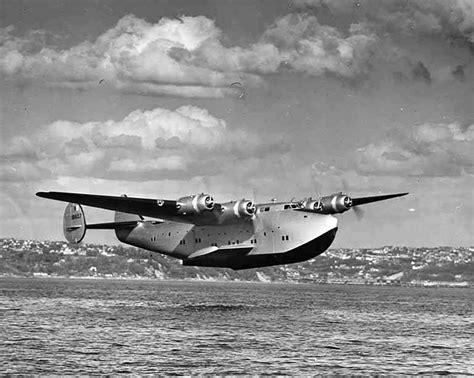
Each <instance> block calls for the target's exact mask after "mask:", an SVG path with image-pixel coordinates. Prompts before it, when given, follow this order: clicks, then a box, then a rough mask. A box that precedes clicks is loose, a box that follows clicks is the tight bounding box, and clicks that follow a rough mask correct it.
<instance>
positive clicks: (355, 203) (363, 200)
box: [352, 193, 408, 206]
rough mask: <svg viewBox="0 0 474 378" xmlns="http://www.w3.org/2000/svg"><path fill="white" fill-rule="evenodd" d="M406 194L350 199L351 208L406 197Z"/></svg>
mask: <svg viewBox="0 0 474 378" xmlns="http://www.w3.org/2000/svg"><path fill="white" fill-rule="evenodd" d="M407 194H408V193H396V194H384V195H381V196H371V197H359V198H352V206H359V205H365V204H367V203H371V202H377V201H385V200H388V199H390V198H396V197H401V196H406V195H407Z"/></svg>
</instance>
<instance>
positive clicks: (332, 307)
mask: <svg viewBox="0 0 474 378" xmlns="http://www.w3.org/2000/svg"><path fill="white" fill-rule="evenodd" d="M473 297H474V291H473V290H472V289H444V288H438V289H435V288H430V289H427V288H402V287H368V286H342V285H341V286H338V285H334V286H331V285H310V284H304V285H301V284H300V285H295V284H258V283H209V282H160V281H122V280H78V279H44V278H0V332H1V334H0V373H3V374H5V373H15V374H119V373H122V374H181V375H189V374H193V375H194V374H272V375H274V374H280V375H301V374H306V375H307V374H419V373H422V374H474V360H473V357H472V356H474V348H473V342H472V339H473V333H474V331H473V328H474V327H473V323H474V317H473V309H472V303H473Z"/></svg>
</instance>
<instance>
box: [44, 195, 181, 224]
mask: <svg viewBox="0 0 474 378" xmlns="http://www.w3.org/2000/svg"><path fill="white" fill-rule="evenodd" d="M36 195H37V196H38V197H42V198H48V199H52V200H56V201H64V202H72V203H79V204H81V205H85V206H91V207H98V208H100V209H106V210H113V211H120V212H123V213H129V214H138V215H144V216H148V217H152V218H161V219H166V218H168V217H174V216H176V215H177V202H176V201H170V200H161V199H147V198H134V197H116V196H102V195H94V194H83V193H66V192H38V193H36Z"/></svg>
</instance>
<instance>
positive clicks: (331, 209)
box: [319, 193, 352, 214]
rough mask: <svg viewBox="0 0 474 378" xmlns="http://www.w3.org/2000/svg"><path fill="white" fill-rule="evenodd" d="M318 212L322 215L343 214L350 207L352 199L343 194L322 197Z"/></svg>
mask: <svg viewBox="0 0 474 378" xmlns="http://www.w3.org/2000/svg"><path fill="white" fill-rule="evenodd" d="M320 204H321V206H320V211H319V212H321V213H322V214H337V213H343V212H345V211H347V210H349V209H350V208H351V207H352V199H351V197H349V196H346V195H345V194H342V193H339V194H333V195H330V196H326V197H322V198H321V200H320Z"/></svg>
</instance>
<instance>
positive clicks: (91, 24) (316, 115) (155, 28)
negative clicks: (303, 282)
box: [0, 0, 474, 247]
mask: <svg viewBox="0 0 474 378" xmlns="http://www.w3.org/2000/svg"><path fill="white" fill-rule="evenodd" d="M473 4H474V2H473V1H472V0H438V1H434V0H432V1H427V0H426V1H420V0H419V1H405V0H403V1H398V0H390V1H389V0H383V1H381V0H377V1H375V0H361V1H355V0H354V1H350V0H344V1H339V0H336V1H330V2H329V1H325V0H314V1H313V0H299V1H296V0H288V1H273V0H271V1H270V0H268V1H267V0H262V1H230V0H224V1H223V0H214V1H211V0H209V1H204V0H203V1H194V0H188V1H181V0H178V1H173V2H169V1H151V0H143V1H131V0H127V1H120V2H119V1H110V0H109V1H107V0H102V1H91V0H81V1H72V0H66V1H63V0H61V1H59V0H24V1H21V2H19V1H10V0H3V1H1V2H0V125H1V135H0V136H1V145H0V177H1V178H0V180H1V181H0V185H1V186H0V189H1V192H2V201H1V202H0V212H1V219H0V237H17V238H36V239H62V213H63V209H64V206H65V204H64V203H59V202H54V201H48V200H44V199H39V198H37V197H35V196H34V193H35V192H36V191H39V190H45V191H48V190H57V191H75V192H87V193H96V194H112V195H120V194H122V193H127V194H128V195H130V196H143V197H149V198H168V199H176V198H178V197H179V196H182V195H187V194H194V193H200V192H209V193H210V194H212V195H213V196H214V198H215V199H216V200H217V201H226V200H230V199H239V198H242V197H246V198H251V197H253V196H256V199H257V201H260V202H262V201H267V200H268V199H270V198H272V197H275V198H277V199H281V200H289V199H291V198H292V197H295V198H298V199H300V198H303V197H306V196H311V195H312V196H313V197H316V196H318V194H322V195H324V194H330V193H334V192H337V191H340V190H348V191H349V194H351V195H353V196H363V195H372V194H378V193H393V192H400V191H403V192H404V191H409V192H410V196H408V197H403V198H400V199H395V200H391V201H387V202H384V203H379V204H371V205H367V206H366V207H365V208H364V209H365V215H364V217H363V219H362V220H361V221H358V220H357V218H356V217H355V216H354V214H352V213H346V214H344V215H342V216H340V217H339V219H340V224H339V226H340V228H339V233H338V237H337V238H336V241H335V243H334V246H336V247H364V246H366V247H370V246H382V245H407V246H435V245H454V246H460V245H473V244H474V237H473V232H472V231H473V229H474V228H473V215H474V201H473V200H474V198H473V197H474V196H473V187H474V180H473V175H474V152H473V151H474V142H473V140H474V115H473V93H474V92H473V89H474V88H473V83H474V10H473ZM86 216H87V217H88V220H89V221H90V222H95V221H99V222H101V221H108V220H111V219H112V213H110V212H107V211H102V212H100V211H97V210H93V209H89V208H86ZM86 240H87V241H88V242H112V241H113V240H114V237H113V233H112V232H110V231H102V232H101V231H90V232H89V233H88V236H87V239H86Z"/></svg>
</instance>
